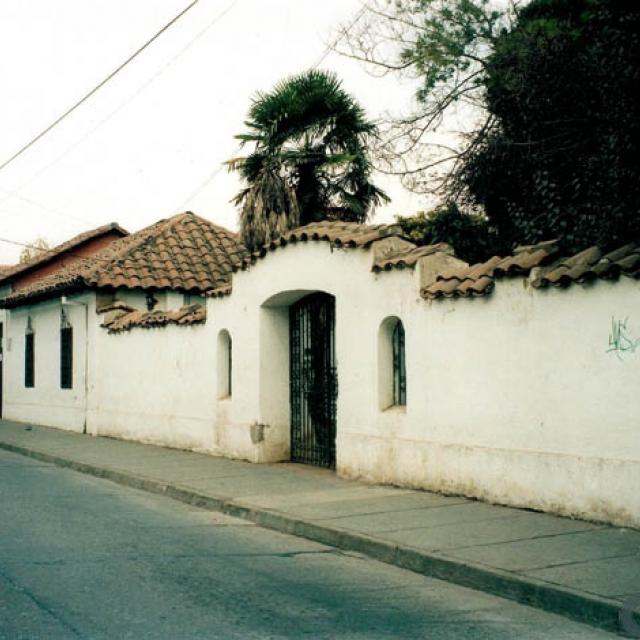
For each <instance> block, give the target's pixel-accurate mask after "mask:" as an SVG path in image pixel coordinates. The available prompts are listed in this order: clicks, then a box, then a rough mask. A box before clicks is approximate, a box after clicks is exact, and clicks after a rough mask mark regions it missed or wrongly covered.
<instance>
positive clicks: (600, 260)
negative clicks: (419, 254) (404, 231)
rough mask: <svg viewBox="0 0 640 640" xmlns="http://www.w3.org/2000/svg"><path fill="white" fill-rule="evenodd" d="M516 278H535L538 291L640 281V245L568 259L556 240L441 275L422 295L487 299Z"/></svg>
mask: <svg viewBox="0 0 640 640" xmlns="http://www.w3.org/2000/svg"><path fill="white" fill-rule="evenodd" d="M534 269H536V271H535V272H534V273H533V274H532V270H534ZM514 275H521V276H532V285H533V286H534V287H536V288H543V287H548V286H568V285H570V284H572V283H575V282H578V283H583V282H588V281H591V280H595V279H596V278H602V279H616V278H618V277H619V276H620V275H626V276H630V277H633V278H640V244H639V243H636V242H632V243H629V244H626V245H624V246H623V247H620V248H618V249H616V250H615V251H611V252H609V253H607V254H603V252H602V250H600V249H599V248H598V247H590V248H589V249H585V250H584V251H581V252H580V253H577V254H574V255H571V256H566V257H563V256H561V254H560V251H559V245H558V242H557V241H553V240H552V241H548V242H541V243H539V244H536V245H530V246H523V247H518V248H517V249H516V250H515V251H514V255H512V256H507V257H505V258H501V257H499V256H494V257H493V258H491V259H490V260H487V261H486V262H483V263H479V264H475V265H471V266H467V267H463V268H461V269H457V270H455V271H451V272H445V273H441V274H440V275H438V277H437V278H436V281H435V282H433V283H431V284H429V285H427V286H426V287H423V289H422V291H421V294H422V297H423V298H427V299H434V298H453V297H465V298H466V297H473V296H482V295H487V294H489V293H491V291H493V288H494V286H495V280H496V279H497V278H500V277H504V276H514Z"/></svg>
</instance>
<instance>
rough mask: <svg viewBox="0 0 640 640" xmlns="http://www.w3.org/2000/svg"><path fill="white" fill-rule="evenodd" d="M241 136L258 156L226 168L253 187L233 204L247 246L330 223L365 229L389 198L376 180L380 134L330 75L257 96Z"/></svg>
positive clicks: (308, 76)
mask: <svg viewBox="0 0 640 640" xmlns="http://www.w3.org/2000/svg"><path fill="white" fill-rule="evenodd" d="M245 124H246V125H247V127H248V128H249V132H248V133H246V134H241V135H238V136H236V138H238V139H240V140H241V141H242V142H243V143H253V144H254V149H253V152H252V153H251V154H250V155H248V156H246V157H241V158H234V159H232V160H229V161H228V163H227V164H228V166H229V167H230V169H231V170H236V171H238V172H239V173H240V175H241V177H242V178H243V179H244V180H245V182H246V183H247V186H246V187H245V188H243V189H242V190H241V191H240V192H239V193H238V194H237V196H236V197H235V199H234V203H235V204H236V205H237V206H239V207H240V228H241V235H242V238H243V240H244V242H245V243H246V244H247V246H248V247H250V248H256V247H258V246H260V245H261V244H263V243H264V242H268V241H270V240H271V239H273V238H275V237H277V236H278V235H279V234H280V233H282V232H283V231H284V230H286V229H289V228H292V227H295V226H297V225H298V224H301V225H303V224H308V223H310V222H314V221H318V220H322V219H325V218H329V219H336V220H348V221H356V222H364V221H365V220H366V219H367V217H368V215H369V214H370V212H371V210H372V209H373V208H374V207H375V206H376V205H378V204H380V203H381V202H383V201H387V200H388V198H387V196H386V194H385V193H384V192H383V191H382V190H381V189H379V188H378V187H376V186H375V185H374V184H373V183H372V182H371V181H370V179H369V178H370V174H371V170H372V168H371V165H370V162H369V159H368V153H367V145H368V143H369V140H370V139H371V138H372V137H373V136H375V134H376V128H375V126H374V124H373V123H371V122H369V121H368V120H367V118H366V116H365V113H364V111H363V110H362V108H361V107H360V106H359V105H358V104H357V102H356V101H355V100H354V99H353V98H352V97H351V96H350V95H349V94H348V93H346V92H345V91H344V89H343V88H342V85H341V83H340V81H339V80H338V79H337V77H336V76H335V75H333V74H331V73H327V72H323V71H316V70H311V71H308V72H306V73H303V74H301V75H298V76H294V77H291V78H288V79H286V80H283V81H282V82H280V83H278V84H277V85H276V86H275V88H274V89H273V91H271V92H269V93H264V94H263V93H259V94H258V95H257V96H256V98H255V99H254V101H253V104H252V106H251V109H250V110H249V119H248V120H247V122H246V123H245Z"/></svg>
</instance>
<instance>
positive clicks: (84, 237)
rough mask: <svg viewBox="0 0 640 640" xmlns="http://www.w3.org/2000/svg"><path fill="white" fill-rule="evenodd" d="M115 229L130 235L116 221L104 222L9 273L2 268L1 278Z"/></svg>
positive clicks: (14, 274) (25, 269)
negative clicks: (3, 271)
mask: <svg viewBox="0 0 640 640" xmlns="http://www.w3.org/2000/svg"><path fill="white" fill-rule="evenodd" d="M113 231H115V232H116V233H119V234H120V235H122V236H128V235H129V232H128V231H127V230H126V229H123V228H122V227H121V226H120V225H119V224H118V223H116V222H110V223H109V224H104V225H102V226H101V227H96V228H95V229H90V230H89V231H83V232H82V233H79V234H78V235H77V236H74V237H73V238H71V239H70V240H67V241H66V242H63V243H62V244H59V245H57V246H55V247H53V249H49V250H48V251H43V252H42V253H40V254H39V255H37V256H36V257H35V258H33V259H32V260H29V262H24V263H21V264H16V265H13V267H12V268H11V270H10V271H9V272H8V273H2V271H1V270H0V280H2V279H4V278H7V277H8V276H16V275H18V274H20V273H24V272H25V271H29V270H31V269H33V268H34V267H37V266H39V265H42V264H44V263H45V262H49V261H50V260H52V259H53V258H55V257H56V256H59V255H62V254H64V253H70V252H72V251H73V250H74V249H75V248H76V247H79V246H80V245H81V244H84V243H85V242H88V241H89V240H93V239H95V238H99V237H100V236H102V235H105V234H107V233H110V232H113Z"/></svg>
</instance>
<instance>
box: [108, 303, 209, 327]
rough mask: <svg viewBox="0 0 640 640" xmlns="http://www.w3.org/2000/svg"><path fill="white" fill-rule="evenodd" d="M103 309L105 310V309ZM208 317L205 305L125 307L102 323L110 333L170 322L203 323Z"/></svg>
mask: <svg viewBox="0 0 640 640" xmlns="http://www.w3.org/2000/svg"><path fill="white" fill-rule="evenodd" d="M109 310H110V309H109ZM101 311H104V309H102V310H101ZM206 319H207V309H206V308H205V307H204V306H203V305H200V304H193V305H190V306H188V307H182V309H178V310H176V311H160V310H157V311H138V310H136V309H130V310H128V311H127V310H124V309H123V312H122V313H121V314H117V315H115V316H114V317H112V318H110V319H109V320H106V321H105V322H103V323H102V326H103V327H105V328H106V329H108V330H109V333H119V332H122V331H128V330H129V329H132V328H134V327H143V328H146V329H150V328H152V327H164V326H166V325H168V324H175V325H192V324H201V323H203V322H205V321H206Z"/></svg>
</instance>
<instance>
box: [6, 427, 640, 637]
mask: <svg viewBox="0 0 640 640" xmlns="http://www.w3.org/2000/svg"><path fill="white" fill-rule="evenodd" d="M0 448H3V449H6V450H8V451H14V452H16V453H20V454H23V455H28V456H31V457H34V458H37V459H39V460H43V461H47V462H52V463H54V464H57V465H60V466H64V467H70V468H73V469H76V470H77V471H81V472H83V473H89V474H92V475H95V476H98V477H102V478H106V479H109V480H112V481H115V482H118V483H121V484H125V485H128V486H131V487H136V488H138V489H143V490H146V491H151V492H153V493H162V494H165V495H167V496H169V497H172V498H175V499H178V500H181V501H185V502H188V503H190V504H194V505H198V506H201V507H203V508H205V509H212V510H216V511H222V512H224V513H228V514H230V515H234V516H238V517H242V518H245V519H248V520H251V521H253V522H255V523H257V524H259V525H262V526H264V527H268V528H271V529H276V530H278V531H283V532H285V533H291V534H294V535H298V536H303V537H305V538H309V539H312V540H316V541H319V542H323V543H325V544H329V545H332V546H335V547H339V548H342V549H349V550H352V551H359V552H361V553H363V554H366V555H367V556H370V557H372V558H376V559H378V560H381V561H383V562H387V563H390V564H394V565H397V566H400V567H404V568H406V569H410V570H412V571H416V572H419V573H423V574H425V575H429V576H433V577H436V578H441V579H443V580H447V581H450V582H454V583H456V584H461V585H464V586H468V587H472V588H475V589H479V590H482V591H486V592H489V593H493V594H496V595H500V596H503V597H506V598H509V599H512V600H516V601H518V602H522V603H525V604H530V605H532V606H536V607H540V608H543V609H545V610H547V611H553V612H556V613H560V614H563V615H566V616H568V617H571V618H573V619H575V620H579V621H581V622H586V623H589V624H592V625H594V626H597V627H600V628H604V629H608V630H611V631H619V630H622V631H626V632H627V633H628V634H629V636H630V637H640V620H639V619H638V618H637V617H636V618H635V619H631V616H632V613H631V611H632V610H634V609H638V608H640V531H635V530H630V529H620V528H615V527H609V526H604V525H599V524H593V523H589V522H583V521H579V520H571V519H568V518H560V517H555V516H551V515H547V514H543V513H536V512H531V511H524V510H520V509H512V508H506V507H499V506H492V505H489V504H486V503H483V502H477V501H473V500H468V499H465V498H460V497H448V496H441V495H437V494H433V493H427V492H423V491H411V490H404V489H396V488H392V487H383V486H371V485H365V484H362V483H358V482H353V481H348V480H343V479H340V478H338V477H336V475H335V474H334V473H332V472H329V471H324V470H321V469H315V468H313V467H306V466H303V465H295V464H272V465H255V464H250V463H246V462H239V461H233V460H227V459H225V458H216V457H212V456H208V455H203V454H197V453H191V452H185V451H179V450H174V449H165V448H161V447H154V446H150V445H142V444H137V443H131V442H124V441H120V440H112V439H109V438H94V437H91V436H83V435H78V434H74V433H68V432H64V431H59V430H56V429H49V428H46V427H36V426H33V427H30V426H28V425H25V424H20V423H15V422H8V421H0Z"/></svg>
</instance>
